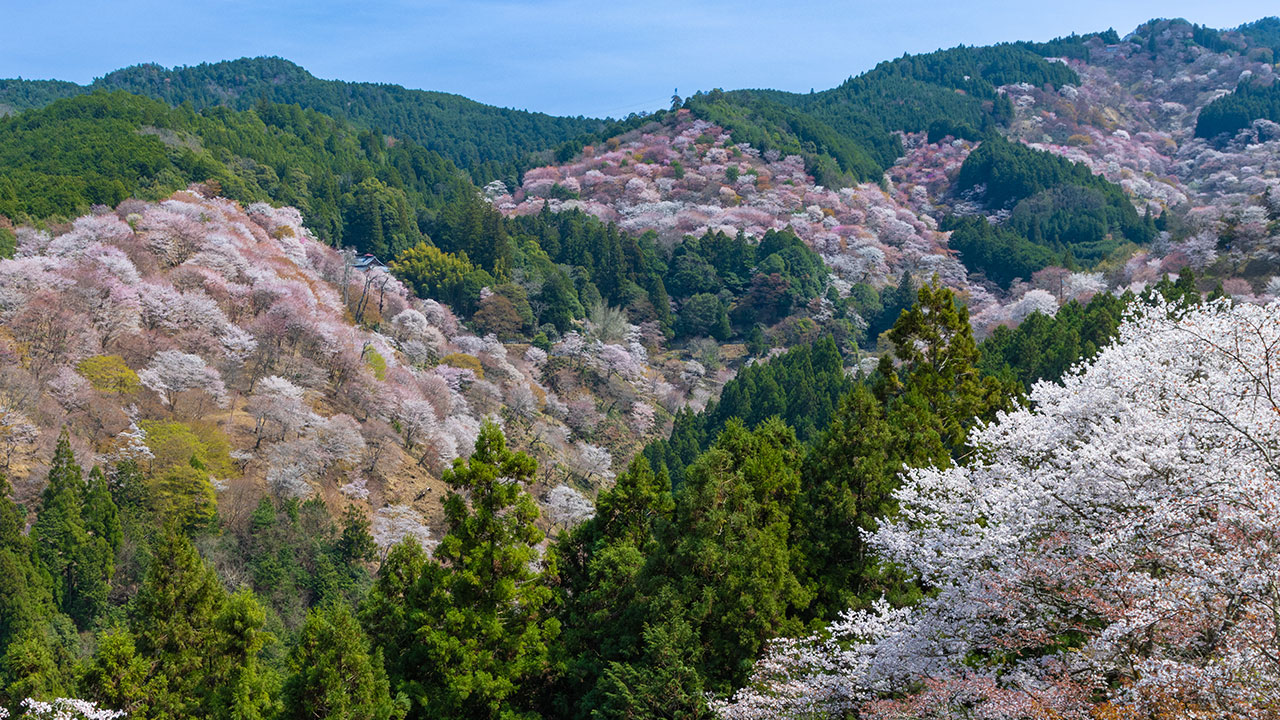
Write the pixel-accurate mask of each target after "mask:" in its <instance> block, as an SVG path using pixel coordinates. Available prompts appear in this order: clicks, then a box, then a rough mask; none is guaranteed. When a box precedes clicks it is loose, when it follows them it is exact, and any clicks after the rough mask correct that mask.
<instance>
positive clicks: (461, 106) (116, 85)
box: [0, 57, 603, 178]
mask: <svg viewBox="0 0 1280 720" xmlns="http://www.w3.org/2000/svg"><path fill="white" fill-rule="evenodd" d="M94 90H125V91H128V92H131V93H134V94H138V95H145V96H147V97H151V98H155V99H157V100H161V101H163V102H165V103H168V104H169V105H174V106H176V105H180V104H182V103H190V104H191V106H192V107H193V108H195V109H196V110H203V109H205V108H209V107H217V106H225V107H229V108H232V109H235V110H247V109H249V108H252V107H254V105H255V104H257V103H258V102H260V101H263V100H265V101H267V102H271V103H283V104H297V105H300V106H302V107H303V108H306V109H309V110H316V111H318V112H322V113H324V114H326V115H329V116H331V117H334V118H338V119H342V120H347V121H350V122H351V123H353V124H355V125H356V126H358V127H361V128H364V129H371V130H378V131H380V132H383V133H386V134H388V135H393V136H396V137H401V138H407V139H410V140H413V141H414V142H416V143H417V144H419V145H422V146H424V147H426V148H428V149H430V150H433V151H435V152H438V153H440V154H441V155H443V156H444V157H446V158H449V159H450V160H451V161H453V163H454V164H456V165H458V166H459V167H462V168H464V169H467V170H470V171H472V172H474V173H475V174H476V176H477V177H485V178H488V177H491V176H492V177H496V176H497V175H496V174H495V173H497V169H498V168H508V167H510V166H512V164H513V163H517V162H518V161H520V160H522V159H523V158H524V156H525V155H527V154H528V153H530V152H534V151H538V150H546V149H549V148H553V147H555V146H557V145H559V144H560V143H562V142H564V141H566V140H570V139H573V138H575V137H578V136H580V135H584V134H587V133H593V132H596V131H598V130H600V129H601V128H602V127H603V122H602V121H599V120H592V119H587V118H581V117H578V118H566V117H555V116H551V115H546V114H543V113H533V112H527V111H523V110H511V109H506V108H496V107H492V106H489V105H484V104H482V103H478V102H475V101H473V100H468V99H467V98H465V97H462V96H460V95H452V94H449V93H441V92H430V91H425V90H410V89H407V88H404V87H401V86H399V85H390V84H379V83H354V82H344V81H341V80H321V79H319V78H317V77H315V76H314V75H312V74H311V73H309V72H307V71H306V70H304V69H303V68H301V67H299V66H298V65H295V64H294V63H291V62H289V61H287V60H283V59H281V58H269V57H259V58H241V59H239V60H230V61H225V62H217V63H202V64H200V65H195V66H190V67H178V68H173V69H168V68H164V67H161V66H159V65H154V64H149V65H136V66H133V67H129V68H124V69H122V70H116V71H114V72H111V73H108V74H106V75H105V76H103V77H101V78H98V79H97V80H95V81H94V82H93V83H91V84H90V85H87V86H74V85H71V84H69V83H56V84H55V83H52V82H46V81H14V80H7V81H3V83H0V106H5V105H7V106H10V107H12V108H14V109H16V110H24V109H28V108H32V107H39V106H41V105H43V104H45V103H47V102H49V101H50V100H53V99H56V98H57V97H68V96H70V95H72V94H80V93H85V92H92V91H94Z"/></svg>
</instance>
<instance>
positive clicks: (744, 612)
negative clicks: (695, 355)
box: [640, 418, 809, 693]
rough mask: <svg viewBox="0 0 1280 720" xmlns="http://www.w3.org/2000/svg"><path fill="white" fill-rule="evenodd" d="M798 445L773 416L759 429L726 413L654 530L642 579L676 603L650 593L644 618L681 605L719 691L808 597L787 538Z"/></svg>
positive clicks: (741, 675) (708, 677) (738, 678)
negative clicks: (653, 549) (654, 543)
mask: <svg viewBox="0 0 1280 720" xmlns="http://www.w3.org/2000/svg"><path fill="white" fill-rule="evenodd" d="M800 450H801V446H800V444H799V443H798V442H797V441H796V438H795V434H794V433H793V432H792V431H791V429H790V428H788V427H787V426H786V425H784V424H783V423H782V422H781V421H780V420H777V419H776V418H775V419H771V420H767V421H765V422H764V423H763V424H761V425H760V426H758V427H757V428H756V429H755V430H747V429H746V426H745V425H743V424H742V423H741V422H740V421H731V422H729V424H728V425H726V426H725V429H724V431H722V432H721V433H720V436H719V438H718V439H717V440H716V443H715V444H714V445H713V446H712V447H711V449H710V450H709V451H708V452H707V453H705V454H703V455H702V456H700V457H699V458H698V459H697V460H696V461H695V462H694V463H693V464H692V465H690V466H689V467H688V468H687V469H686V471H685V482H684V484H683V485H682V486H681V488H680V491H679V492H678V493H676V496H675V498H676V508H675V513H674V515H673V520H672V522H671V523H670V524H669V525H666V526H665V527H663V528H661V529H660V530H659V532H658V548H659V549H658V552H657V555H656V556H655V557H654V558H653V559H652V561H651V564H650V565H649V566H648V567H646V569H645V571H644V573H643V577H642V578H641V580H640V583H641V585H642V587H643V586H646V585H653V586H656V587H658V588H670V590H671V592H672V593H673V594H674V596H675V598H677V599H678V601H677V602H676V603H675V604H674V605H675V607H669V606H667V604H666V603H663V602H657V603H655V607H653V608H652V609H651V611H650V613H649V615H648V616H649V617H650V618H651V619H652V620H651V622H650V626H651V627H652V625H653V624H654V623H653V621H656V620H657V619H658V618H661V617H669V616H670V615H669V614H670V613H672V612H677V613H679V612H683V614H684V615H685V617H686V618H687V620H688V622H689V624H690V626H691V629H692V633H693V636H694V637H695V638H697V640H696V642H697V644H698V645H700V646H701V647H702V648H704V655H703V657H701V658H697V659H695V660H694V662H695V667H697V669H698V671H699V674H700V675H701V676H702V678H703V679H704V681H705V682H706V684H707V687H708V688H709V689H711V690H714V691H716V692H721V693H725V692H729V691H730V690H732V689H733V688H734V687H738V686H741V684H742V683H743V682H744V681H745V680H746V677H747V674H748V673H749V671H750V669H751V663H752V662H753V661H754V660H755V658H756V655H757V654H758V652H759V651H760V649H761V648H762V647H763V644H764V642H765V641H766V640H768V639H769V638H771V637H774V636H776V635H778V634H779V633H780V632H783V631H785V630H788V629H791V630H795V629H798V628H797V627H796V626H795V625H794V624H791V623H790V622H789V621H788V617H789V615H790V614H791V613H792V611H793V610H795V609H797V608H803V607H805V606H806V605H807V604H808V601H809V596H808V595H807V594H806V592H805V591H804V589H803V588H802V587H801V585H800V582H799V580H797V578H796V575H795V572H794V570H793V568H792V566H791V562H792V557H791V551H790V548H789V545H788V539H789V535H790V531H791V511H792V508H793V506H794V504H795V500H796V497H797V495H798V494H799V492H800V473H799V465H800ZM655 597H656V599H657V600H658V601H661V599H662V595H661V593H660V592H659V593H655ZM677 608H678V609H677Z"/></svg>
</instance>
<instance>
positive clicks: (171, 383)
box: [0, 189, 708, 539]
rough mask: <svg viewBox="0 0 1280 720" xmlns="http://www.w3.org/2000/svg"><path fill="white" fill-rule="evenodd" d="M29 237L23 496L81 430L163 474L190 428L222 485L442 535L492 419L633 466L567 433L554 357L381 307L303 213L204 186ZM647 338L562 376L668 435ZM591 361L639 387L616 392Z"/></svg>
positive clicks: (14, 455)
mask: <svg viewBox="0 0 1280 720" xmlns="http://www.w3.org/2000/svg"><path fill="white" fill-rule="evenodd" d="M17 235H18V239H19V244H18V252H17V256H16V257H15V258H13V259H9V260H3V261H0V325H3V328H4V329H5V331H6V332H5V333H3V334H0V353H3V354H4V355H5V357H7V358H8V359H10V360H11V361H12V362H10V363H7V364H6V368H5V370H4V372H3V373H0V391H3V397H4V398H5V401H4V403H5V404H4V405H3V406H0V415H2V416H3V420H4V423H3V426H4V427H3V430H4V432H3V433H2V434H0V463H3V465H4V469H6V470H9V471H10V473H11V478H12V479H13V480H14V481H15V486H16V487H17V492H18V494H19V496H22V495H23V493H34V492H35V491H36V489H37V488H38V485H39V484H38V478H39V477H40V473H41V469H40V468H39V467H38V466H36V465H34V464H32V461H33V459H34V458H36V457H40V456H42V455H43V454H44V450H47V447H45V446H47V445H48V444H49V443H51V442H52V440H53V438H54V437H56V434H57V429H58V428H59V427H61V426H62V425H64V424H67V425H69V426H70V427H71V428H72V430H73V435H74V442H76V443H77V447H78V449H81V448H82V449H85V450H86V452H85V453H84V457H86V459H87V461H90V462H91V461H92V459H93V458H94V457H95V456H97V457H99V458H102V459H104V460H110V459H113V458H115V459H135V460H139V461H141V462H143V463H145V464H146V465H147V466H148V467H150V466H151V463H153V462H154V461H155V459H156V454H155V452H154V450H155V448H154V445H155V440H154V439H152V438H150V437H149V436H148V432H149V430H148V428H152V429H154V428H156V427H158V426H157V425H156V424H157V423H161V424H162V427H161V429H162V430H163V429H164V428H172V427H175V426H176V425H184V426H185V427H187V428H189V429H192V432H196V433H198V434H203V435H204V436H206V437H214V438H215V440H214V441H215V442H219V443H223V442H225V443H227V444H229V446H230V447H229V451H230V452H229V457H230V462H229V463H223V464H221V465H218V466H217V467H216V468H211V469H210V478H209V480H210V484H211V486H212V487H213V488H214V489H216V490H217V491H219V492H223V491H226V490H227V489H229V488H235V487H237V486H240V487H243V486H246V485H248V486H257V487H261V488H265V489H267V490H269V491H270V492H272V493H274V494H276V495H278V496H281V497H308V496H312V495H317V494H318V495H320V496H322V497H334V498H341V500H340V501H341V502H346V501H359V502H362V503H368V504H369V506H370V508H369V509H370V510H371V511H373V516H374V520H375V525H376V526H377V527H378V528H381V529H380V531H379V537H380V538H389V539H393V538H397V537H401V536H404V535H405V534H414V535H416V536H420V537H421V538H424V539H426V538H429V537H430V533H429V531H428V530H427V525H429V523H430V522H432V519H433V518H436V517H438V513H439V501H438V497H439V496H440V493H435V494H434V495H433V494H432V492H430V490H431V488H432V487H433V484H434V483H437V482H438V477H439V472H440V471H441V470H443V469H444V468H445V467H447V466H448V464H449V463H451V462H452V461H453V460H454V459H455V458H460V457H463V458H465V457H466V456H467V455H469V454H470V453H471V450H472V448H473V447H474V443H475V438H476V436H477V434H478V432H479V429H480V424H481V420H482V419H483V418H484V417H486V416H493V417H498V418H499V419H502V418H503V417H505V418H507V419H508V420H509V421H510V422H507V425H508V430H509V431H510V432H513V433H514V436H513V440H515V441H516V442H524V440H523V439H524V438H525V437H526V435H525V432H526V431H525V430H524V429H523V428H524V427H525V426H530V425H532V424H544V425H545V424H548V423H549V424H553V425H557V426H560V427H562V428H563V431H562V432H559V433H553V435H555V436H557V437H560V438H561V441H560V442H557V443H535V445H534V446H533V447H530V448H529V449H530V450H531V451H533V452H534V453H535V454H536V455H537V456H538V457H539V460H540V462H542V463H543V464H545V465H546V466H547V467H549V468H550V467H555V466H557V465H560V466H564V467H572V468H575V471H576V470H578V469H580V470H581V471H582V472H583V473H586V474H587V475H588V476H589V477H590V478H591V480H592V481H593V482H597V483H598V482H606V481H608V479H609V478H611V477H612V474H611V472H610V467H611V462H612V460H611V453H610V451H609V450H606V449H605V447H604V438H597V437H595V436H594V435H593V434H592V432H593V431H594V430H595V425H592V427H590V428H586V427H582V428H579V429H576V430H573V431H570V430H568V429H567V428H564V427H563V423H564V422H565V421H566V420H568V419H569V417H568V414H567V412H565V411H564V410H563V408H565V407H567V406H566V404H565V402H564V401H562V400H561V399H560V398H559V397H557V395H556V392H555V391H553V390H552V389H550V386H549V385H547V384H545V381H546V380H547V378H542V379H540V376H542V375H543V373H544V372H548V373H550V372H552V370H549V369H548V366H549V363H548V355H547V353H545V352H543V351H542V350H539V349H537V348H531V347H526V346H518V351H515V352H511V353H509V352H508V349H507V347H506V346H504V345H503V344H502V343H500V342H498V341H497V340H496V339H494V338H492V337H487V338H481V337H476V336H474V335H471V334H469V333H468V332H467V331H466V330H465V329H464V328H463V327H462V324H461V323H460V322H459V321H458V319H457V318H455V317H454V316H453V314H452V313H451V312H450V311H449V310H448V309H447V308H446V307H444V306H442V305H440V304H439V303H437V302H435V301H433V300H430V299H420V298H416V297H413V296H412V295H411V294H410V293H409V292H408V291H407V290H406V289H405V288H404V286H403V285H401V284H400V283H399V282H398V281H396V280H395V279H394V278H392V277H390V276H387V277H386V282H385V283H379V284H378V285H381V288H382V289H381V291H380V292H379V295H378V297H376V298H371V299H369V301H368V302H362V294H363V293H365V292H369V290H368V288H369V287H370V284H368V283H365V282H364V281H363V278H361V277H359V276H360V275H361V272H360V271H355V272H345V273H344V268H343V259H342V255H341V254H340V253H338V252H337V251H336V250H334V249H332V248H329V247H326V246H324V245H322V244H321V243H320V242H318V241H317V240H316V239H315V238H314V237H313V236H312V234H311V233H310V231H309V230H307V228H306V227H304V226H303V224H302V219H301V215H300V214H299V213H298V212H297V210H295V209H293V208H272V207H270V206H268V205H265V204H257V205H253V206H250V207H248V208H244V207H241V206H240V205H238V204H236V203H234V202H232V201H229V200H225V199H222V198H218V197H209V196H205V195H202V194H201V193H200V192H198V190H197V189H193V190H191V191H187V192H181V193H177V194H175V195H174V196H172V197H170V198H169V199H167V200H164V201H162V202H158V203H146V202H141V201H136V200H129V201H126V202H125V203H123V204H122V205H121V206H120V207H118V208H116V209H114V210H111V209H107V208H97V209H96V210H95V211H94V213H93V214H91V215H87V216H85V217H82V218H79V219H76V220H75V221H73V222H72V223H70V224H69V225H66V226H54V227H53V228H52V230H51V231H42V230H35V229H32V228H26V227H23V228H19V229H18V231H17ZM344 277H345V278H346V279H347V280H348V282H350V285H349V286H348V287H347V288H345V291H344V288H343V287H342V282H343V279H344ZM374 287H377V286H376V285H375V286H374ZM344 301H345V303H346V305H345V306H344ZM356 307H360V308H362V310H361V312H362V314H363V318H362V322H360V323H358V324H357V323H353V322H352V318H353V316H354V314H355V311H354V310H352V308H356ZM573 337H577V336H572V337H571V338H570V339H569V340H568V341H567V343H568V345H572V344H573V339H572V338H573ZM640 338H641V336H640V334H639V328H635V327H631V328H629V330H628V335H627V337H626V339H624V340H622V341H621V344H607V343H603V342H600V341H599V340H596V339H591V340H588V339H586V338H581V341H582V342H581V345H582V346H581V347H580V348H577V349H576V350H574V351H573V353H572V358H571V361H570V362H568V363H567V367H568V374H567V375H566V374H565V372H566V367H565V366H566V362H565V361H560V360H557V362H559V365H556V367H555V369H554V372H556V373H557V377H556V378H551V379H553V380H555V381H556V383H555V384H556V387H558V388H559V389H560V391H561V392H564V393H567V394H569V395H570V399H571V400H572V401H573V402H576V403H579V404H581V405H583V407H584V413H582V415H584V416H587V415H589V416H593V417H594V416H599V417H601V418H603V417H604V414H603V413H602V412H601V410H600V409H598V408H600V407H601V406H602V403H605V402H609V403H622V405H621V406H620V407H621V410H620V412H619V413H618V415H619V416H620V417H619V419H618V420H616V425H617V426H618V427H620V428H625V427H628V426H629V425H631V424H635V423H639V427H642V428H643V431H644V432H652V431H655V430H656V429H657V428H656V423H655V422H654V412H655V411H654V408H655V407H657V406H659V405H660V404H661V403H662V402H663V401H664V400H666V399H667V396H668V395H670V394H672V393H676V392H677V390H676V388H675V387H674V386H673V385H671V384H670V383H667V382H666V381H665V379H664V376H663V374H662V372H661V370H659V369H655V368H654V367H652V366H651V365H650V363H649V358H648V355H647V351H646V349H645V347H644V346H643V345H642V344H641V343H640ZM566 347H567V345H566V344H565V343H562V344H561V345H560V346H558V347H557V348H556V349H555V355H556V357H557V358H567V355H566V353H568V352H569V351H568V350H566V349H565V348H566ZM551 365H555V363H551ZM584 374H590V375H592V376H593V377H597V378H598V384H599V385H600V388H607V387H612V388H614V389H613V391H612V392H614V393H617V394H618V397H616V398H612V397H603V398H601V397H599V396H598V390H597V388H595V387H594V386H593V385H592V383H591V382H587V381H585V380H584V379H583V377H582V376H583V375H584ZM677 374H678V373H677ZM699 384H706V382H704V381H702V380H701V379H699V380H698V381H696V382H692V383H690V384H688V385H687V386H684V387H685V389H686V390H689V391H692V390H693V386H694V385H699ZM682 385H683V384H682ZM702 392H708V391H706V390H703V391H702ZM643 408H647V410H646V409H643ZM628 411H629V412H628ZM635 418H639V420H636V419H635ZM175 424H176V425H175ZM215 428H216V430H215ZM209 433H214V435H212V436H211V435H209ZM215 436H216V437H215ZM104 438H105V439H107V440H104ZM112 438H114V440H112ZM217 438H222V439H217ZM640 441H642V438H639V437H637V438H634V439H632V440H631V441H630V443H631V444H630V445H628V446H626V447H624V448H623V451H624V452H631V451H633V450H634V448H633V447H632V446H633V445H636V443H638V442H640ZM41 448H43V449H41ZM584 448H585V449H584ZM614 450H615V451H616V450H617V446H616V441H615V445H614ZM15 475H16V477H15ZM28 475H29V477H30V478H32V480H31V481H30V482H24V481H23V477H26V476H28ZM335 490H336V491H339V494H338V495H337V496H333V495H331V494H330V493H332V492H333V491H335ZM379 508H382V510H379ZM384 526H385V527H384ZM405 528H410V530H406V529H405Z"/></svg>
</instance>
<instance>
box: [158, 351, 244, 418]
mask: <svg viewBox="0 0 1280 720" xmlns="http://www.w3.org/2000/svg"><path fill="white" fill-rule="evenodd" d="M138 379H139V380H141V381H142V384H143V385H145V386H146V387H148V388H149V389H151V390H153V391H154V392H156V393H157V394H159V395H160V399H161V401H162V402H164V404H165V405H168V406H169V407H171V408H172V407H173V406H174V401H175V400H177V397H178V395H179V394H181V393H184V392H186V391H188V390H203V391H205V392H207V393H208V394H209V395H210V396H212V397H213V399H214V400H215V401H216V402H217V403H218V404H219V405H225V404H226V402H227V388H226V386H225V385H223V383H222V376H221V375H220V374H219V373H218V370H217V368H212V367H209V365H208V364H207V363H205V361H204V359H203V358H201V357H200V356H199V355H192V354H190V353H184V352H182V351H181V350H161V351H160V352H158V353H156V354H155V356H154V357H152V358H151V363H150V364H149V365H147V367H146V368H144V369H143V370H141V371H140V372H139V373H138Z"/></svg>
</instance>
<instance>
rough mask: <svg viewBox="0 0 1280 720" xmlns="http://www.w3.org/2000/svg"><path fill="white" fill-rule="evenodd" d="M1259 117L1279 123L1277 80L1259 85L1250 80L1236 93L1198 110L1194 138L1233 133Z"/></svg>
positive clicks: (1238, 87) (1238, 88) (1279, 89)
mask: <svg viewBox="0 0 1280 720" xmlns="http://www.w3.org/2000/svg"><path fill="white" fill-rule="evenodd" d="M1259 118H1261V119H1263V120H1270V121H1272V122H1280V83H1277V82H1272V83H1271V84H1270V85H1260V84H1258V83H1256V82H1253V81H1251V80H1246V81H1244V82H1242V83H1240V84H1239V85H1237V86H1236V90H1235V92H1233V93H1231V94H1230V95H1223V96H1222V97H1220V98H1218V99H1217V100H1214V101H1213V102H1211V103H1209V104H1208V105H1206V106H1205V107H1204V108H1202V109H1201V110H1200V115H1199V116H1198V117H1196V137H1202V138H1213V137H1217V136H1218V135H1227V136H1231V135H1235V134H1236V133H1237V132H1239V131H1241V130H1243V129H1245V128H1247V127H1249V125H1250V124H1252V123H1253V121H1254V120H1257V119H1259ZM1268 139H1272V138H1268Z"/></svg>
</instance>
